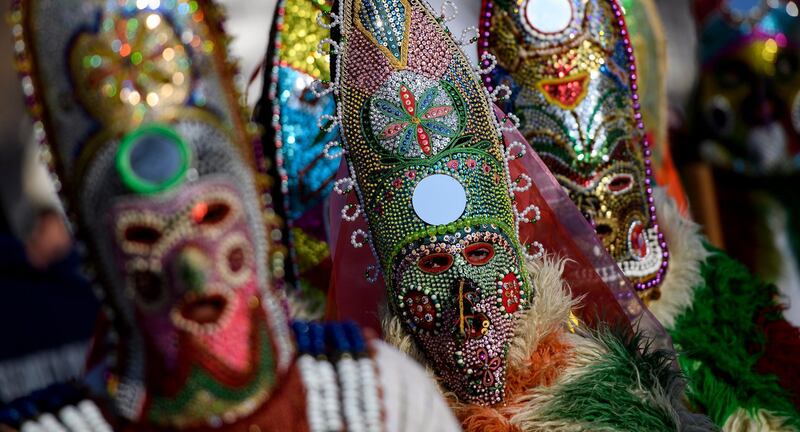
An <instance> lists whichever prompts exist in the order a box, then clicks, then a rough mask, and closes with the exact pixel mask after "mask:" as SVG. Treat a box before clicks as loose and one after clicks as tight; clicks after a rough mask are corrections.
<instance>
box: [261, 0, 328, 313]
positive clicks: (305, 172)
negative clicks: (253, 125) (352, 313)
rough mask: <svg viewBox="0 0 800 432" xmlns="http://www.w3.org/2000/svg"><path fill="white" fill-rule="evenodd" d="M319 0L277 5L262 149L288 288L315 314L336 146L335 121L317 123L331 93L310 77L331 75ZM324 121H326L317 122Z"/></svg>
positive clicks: (324, 282) (323, 286) (286, 0)
mask: <svg viewBox="0 0 800 432" xmlns="http://www.w3.org/2000/svg"><path fill="white" fill-rule="evenodd" d="M329 12H330V7H329V6H328V5H327V3H326V2H315V1H310V0H282V1H281V2H280V4H279V5H278V8H277V16H276V17H275V19H276V25H275V31H274V32H273V33H272V35H271V39H270V46H271V49H272V52H273V57H272V64H271V68H272V69H271V83H270V88H269V89H268V95H269V96H270V98H269V100H270V102H271V110H270V111H269V114H270V115H271V116H270V117H269V118H268V119H266V121H265V123H266V126H267V129H268V134H267V135H268V136H272V137H274V138H273V139H272V140H269V139H268V140H265V149H266V156H267V157H268V158H269V159H271V160H273V161H274V162H275V165H276V168H277V172H278V176H279V177H280V195H281V196H282V197H283V199H282V200H280V202H279V203H277V205H278V206H279V207H281V210H282V211H281V213H282V214H283V215H285V219H286V225H287V230H286V236H285V237H284V242H285V244H286V247H287V248H288V250H289V258H290V269H291V272H290V276H289V278H288V279H289V280H290V281H292V282H293V286H292V287H290V288H289V290H290V291H291V294H298V295H299V296H300V297H302V301H303V303H304V306H305V309H306V311H305V312H306V313H307V314H309V316H315V317H321V315H322V312H323V311H324V309H325V294H326V292H327V290H328V285H329V283H330V272H331V260H330V251H329V248H328V244H327V234H326V227H325V217H326V215H325V211H326V206H325V204H324V203H325V201H326V199H327V198H328V196H329V195H330V193H331V190H332V189H333V181H334V177H335V174H336V170H337V168H338V167H339V164H340V163H341V149H330V148H329V149H327V151H326V145H327V144H328V143H329V142H331V141H334V140H336V138H337V137H338V134H339V128H338V127H336V126H334V127H333V128H332V129H331V130H330V131H320V130H319V129H318V128H317V127H316V125H317V124H318V122H319V121H320V119H322V118H323V116H331V115H333V114H335V110H336V105H335V102H334V100H333V95H330V94H325V95H321V94H319V92H318V94H315V93H314V91H313V89H312V86H313V85H314V81H315V80H320V81H326V80H329V79H330V61H329V59H328V56H324V55H321V54H320V53H319V52H317V46H318V45H319V43H320V42H321V41H322V40H323V39H325V38H328V37H329V36H330V34H329V33H330V32H329V30H326V29H324V28H323V27H320V26H318V25H317V23H316V21H317V17H318V16H319V17H320V19H321V20H323V19H324V20H326V21H330V16H329V15H328V14H329ZM324 125H325V126H327V123H324Z"/></svg>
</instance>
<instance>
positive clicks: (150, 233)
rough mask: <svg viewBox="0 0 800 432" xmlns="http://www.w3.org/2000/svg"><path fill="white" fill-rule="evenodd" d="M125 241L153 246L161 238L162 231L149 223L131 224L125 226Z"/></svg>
mask: <svg viewBox="0 0 800 432" xmlns="http://www.w3.org/2000/svg"><path fill="white" fill-rule="evenodd" d="M124 236H125V241H127V242H130V243H134V244H137V245H141V246H152V245H154V244H156V243H157V242H158V240H159V239H161V232H160V231H159V230H157V229H155V228H153V227H151V226H147V225H131V226H128V227H127V228H125V234H124Z"/></svg>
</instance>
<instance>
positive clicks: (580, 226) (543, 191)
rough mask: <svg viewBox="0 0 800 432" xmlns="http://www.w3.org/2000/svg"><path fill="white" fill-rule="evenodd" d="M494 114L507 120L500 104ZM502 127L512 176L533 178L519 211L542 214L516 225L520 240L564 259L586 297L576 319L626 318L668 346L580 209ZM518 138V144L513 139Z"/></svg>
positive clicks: (575, 290)
mask: <svg viewBox="0 0 800 432" xmlns="http://www.w3.org/2000/svg"><path fill="white" fill-rule="evenodd" d="M495 115H497V117H498V118H499V119H505V117H506V116H505V114H504V113H503V112H502V111H501V110H500V108H497V107H495ZM503 123H505V124H504V125H503V126H504V127H506V128H508V129H507V130H505V131H503V140H504V141H505V143H506V148H508V149H509V152H510V154H511V155H512V156H517V158H516V159H514V160H512V161H511V162H509V164H508V168H509V172H510V173H511V179H512V180H517V179H520V181H519V186H521V187H523V186H524V184H525V180H524V179H523V178H521V177H520V176H521V175H523V174H524V175H527V176H529V177H530V179H531V183H532V185H531V187H530V188H528V189H527V190H526V191H524V192H519V193H517V194H516V198H517V199H516V206H517V208H518V209H520V210H522V209H525V208H526V207H528V206H529V205H535V206H537V207H538V208H539V211H540V214H541V218H540V219H539V220H538V221H537V222H535V223H523V224H521V226H520V232H519V234H520V241H521V242H522V244H527V243H531V242H533V241H538V242H539V243H541V244H542V246H543V247H544V251H545V253H546V254H552V255H554V256H556V257H559V258H562V259H566V265H565V268H564V274H563V278H564V280H565V281H566V283H567V284H568V286H569V287H570V289H571V291H572V295H573V297H580V296H583V297H584V301H583V302H582V305H583V308H582V309H581V310H579V311H577V312H578V316H579V318H581V319H582V320H583V321H584V322H586V323H589V325H593V324H596V322H597V320H598V319H601V320H603V321H606V322H609V323H612V324H617V323H624V322H630V323H633V324H634V326H637V327H638V328H639V329H640V330H642V331H644V332H645V333H646V334H647V335H649V336H650V337H653V338H654V339H655V341H656V344H657V345H658V346H660V347H664V348H671V347H672V341H671V339H670V337H669V335H668V334H667V332H666V331H665V330H664V328H663V327H662V326H661V324H660V323H659V322H658V320H656V318H655V317H654V316H653V314H652V313H650V311H649V310H648V309H647V308H646V307H645V306H644V304H643V303H642V301H641V299H640V298H639V296H638V295H637V294H636V292H635V291H634V288H633V284H632V283H631V282H630V281H628V279H627V278H626V277H625V275H624V274H623V273H622V270H620V268H619V266H617V263H616V262H615V261H614V259H613V258H612V257H611V255H609V254H608V252H606V250H605V248H604V247H603V244H602V243H601V242H600V240H599V239H598V238H597V236H596V235H595V232H594V230H593V229H592V227H591V226H590V225H589V223H588V222H587V221H586V218H584V217H583V215H582V214H581V213H580V211H578V208H577V207H575V204H573V203H572V200H570V198H569V196H568V195H567V194H566V192H565V191H564V189H563V188H562V187H561V185H560V184H559V183H558V180H556V178H555V177H554V176H553V174H552V173H551V172H550V170H548V169H547V166H546V165H545V164H544V162H542V160H541V159H540V158H539V155H538V154H537V153H536V151H534V150H533V148H532V147H531V146H530V144H528V142H527V140H525V138H524V137H523V136H522V134H521V133H520V132H519V131H518V130H517V129H516V128H513V127H511V123H510V121H507V120H506V121H505V122H503ZM517 143H519V144H517Z"/></svg>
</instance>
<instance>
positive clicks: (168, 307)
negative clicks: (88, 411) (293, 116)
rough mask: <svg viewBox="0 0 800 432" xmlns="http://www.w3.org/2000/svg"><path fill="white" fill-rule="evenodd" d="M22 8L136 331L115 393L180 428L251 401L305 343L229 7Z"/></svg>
mask: <svg viewBox="0 0 800 432" xmlns="http://www.w3.org/2000/svg"><path fill="white" fill-rule="evenodd" d="M11 17H12V23H13V26H14V27H13V31H14V36H15V38H16V45H15V46H16V48H17V60H18V67H19V70H20V71H21V73H22V84H23V89H24V92H25V95H26V96H27V98H28V101H29V103H30V106H31V113H32V114H33V115H34V117H35V120H36V123H35V132H36V135H37V137H38V138H39V139H40V140H41V142H42V143H44V144H47V146H46V147H45V150H43V151H44V154H45V158H46V159H48V160H49V161H50V162H51V166H52V168H53V169H54V173H55V174H56V175H57V178H58V180H57V181H58V182H59V184H60V185H61V186H62V196H63V197H64V198H65V202H66V204H67V206H68V212H69V214H70V216H71V217H72V219H73V221H74V222H75V224H76V227H77V228H78V236H79V238H80V240H81V241H82V242H84V243H85V245H86V247H87V248H88V250H89V252H90V257H91V259H92V262H91V263H92V264H94V267H95V271H96V272H97V277H98V281H99V282H100V283H101V284H102V285H103V289H102V290H100V291H99V292H98V294H100V295H102V296H104V297H105V299H106V300H105V303H106V304H107V305H108V306H109V309H108V312H107V313H108V315H109V316H110V318H111V319H112V320H113V323H114V328H115V329H116V331H117V332H119V333H120V334H123V335H124V337H119V338H117V340H119V342H120V344H119V346H118V347H117V348H114V349H111V351H113V352H111V353H110V355H109V356H107V357H108V358H117V359H118V361H117V362H116V364H111V365H109V376H110V378H109V381H108V390H109V393H110V395H111V396H112V398H113V400H114V401H115V402H116V404H115V405H116V408H117V409H118V411H119V413H120V414H121V415H122V416H124V417H127V418H129V419H131V420H134V421H140V422H144V423H150V424H155V425H159V426H170V427H178V428H180V427H189V426H197V425H207V424H214V423H215V422H220V421H222V420H221V418H222V417H223V416H224V417H225V420H226V421H233V420H235V419H236V418H239V417H241V416H246V415H249V414H250V413H252V412H253V410H254V409H256V408H258V407H259V406H260V404H261V402H263V401H264V400H266V398H267V396H268V393H269V389H270V385H271V383H272V382H273V380H274V378H275V374H277V373H282V371H284V370H285V369H286V368H287V367H288V363H289V360H290V359H291V358H292V351H293V348H292V344H291V341H290V339H289V333H288V331H289V330H288V327H287V324H286V318H285V317H284V315H283V311H282V307H281V305H280V304H279V302H278V301H277V299H276V298H274V297H273V296H272V295H271V294H270V293H269V290H267V282H268V278H269V272H268V268H267V262H268V256H267V255H268V251H269V247H268V244H267V236H266V232H265V231H266V230H265V219H264V212H263V205H262V202H263V201H262V199H261V198H262V197H261V196H259V193H260V192H259V191H260V190H263V187H264V186H265V184H264V178H263V177H261V176H257V175H256V173H257V170H256V167H257V162H258V161H257V159H256V158H255V157H254V155H253V151H252V141H253V140H252V133H253V132H255V130H254V128H253V127H252V126H249V125H248V124H247V122H245V121H244V117H243V115H242V114H243V113H242V111H241V110H242V106H241V105H240V102H239V100H240V99H239V98H238V95H237V92H236V90H235V89H234V87H233V84H232V75H233V66H232V65H231V64H229V63H228V62H227V60H226V52H225V51H226V38H225V36H224V32H223V30H222V28H221V17H220V12H219V11H218V10H217V9H216V8H215V7H214V5H213V4H212V3H210V2H208V1H200V2H197V1H186V0H163V1H160V2H159V1H149V2H148V1H134V0H129V1H125V0H123V1H113V2H112V1H105V0H18V1H15V2H14V5H13V9H12V16H11ZM262 306H263V307H262ZM265 309H266V311H267V313H266V314H265V313H264V310H265ZM100 345H101V346H102V344H100ZM145 402H147V403H145Z"/></svg>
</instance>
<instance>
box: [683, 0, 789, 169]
mask: <svg viewBox="0 0 800 432" xmlns="http://www.w3.org/2000/svg"><path fill="white" fill-rule="evenodd" d="M698 9H701V11H700V15H701V17H699V18H700V19H701V21H702V22H703V25H702V27H701V31H700V46H701V52H700V58H701V63H702V73H701V76H700V85H699V89H698V105H699V108H700V109H701V110H702V116H700V117H701V118H702V123H703V125H704V126H705V127H703V128H701V129H702V130H701V131H700V136H698V139H699V140H701V141H702V148H701V152H702V156H703V157H704V158H705V159H706V160H708V161H709V162H712V163H714V164H716V165H718V166H720V167H723V168H727V169H733V170H735V171H738V172H747V173H751V174H762V173H769V172H780V171H783V172H786V171H797V170H798V168H800V18H798V17H797V16H798V4H797V3H796V2H793V1H789V2H786V1H766V0H764V1H761V0H739V1H727V0H723V1H713V2H710V1H705V2H701V5H699V6H698Z"/></svg>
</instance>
